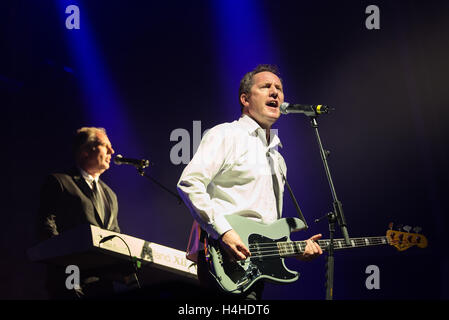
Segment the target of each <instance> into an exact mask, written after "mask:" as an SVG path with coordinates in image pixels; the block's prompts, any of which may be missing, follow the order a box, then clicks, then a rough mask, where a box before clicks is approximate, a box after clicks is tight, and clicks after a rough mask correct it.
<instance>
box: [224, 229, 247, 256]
mask: <svg viewBox="0 0 449 320" xmlns="http://www.w3.org/2000/svg"><path fill="white" fill-rule="evenodd" d="M220 244H221V246H222V248H223V249H224V250H225V251H226V253H227V254H228V255H229V257H230V258H231V259H232V260H245V259H246V258H248V257H249V256H250V255H251V253H250V252H249V250H248V248H247V247H246V246H245V244H244V243H243V241H242V239H241V238H240V236H239V235H238V234H237V232H235V231H234V230H232V229H231V230H229V231H226V232H225V233H223V235H222V236H221V237H220Z"/></svg>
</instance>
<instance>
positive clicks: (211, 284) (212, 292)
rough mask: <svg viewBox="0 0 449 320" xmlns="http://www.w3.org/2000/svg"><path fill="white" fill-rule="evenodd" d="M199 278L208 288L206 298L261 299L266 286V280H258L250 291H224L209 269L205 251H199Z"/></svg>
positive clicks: (204, 286) (206, 288)
mask: <svg viewBox="0 0 449 320" xmlns="http://www.w3.org/2000/svg"><path fill="white" fill-rule="evenodd" d="M197 274H198V280H199V281H200V284H201V286H202V287H203V288H205V290H206V294H205V295H206V296H205V298H206V299H210V300H261V299H262V293H263V288H264V282H263V281H258V282H256V283H255V284H254V285H253V286H252V287H251V288H249V290H248V291H246V292H244V293H241V294H233V293H227V292H224V291H223V290H222V289H221V288H220V285H219V284H218V283H217V281H216V280H215V278H214V277H213V276H212V274H211V273H210V271H209V266H208V264H207V261H206V258H205V256H204V251H200V252H198V264H197Z"/></svg>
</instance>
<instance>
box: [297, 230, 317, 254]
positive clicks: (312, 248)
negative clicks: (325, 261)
mask: <svg viewBox="0 0 449 320" xmlns="http://www.w3.org/2000/svg"><path fill="white" fill-rule="evenodd" d="M321 237H322V235H321V233H320V234H316V235H314V236H312V237H310V238H309V239H307V240H306V248H305V249H304V252H303V253H302V255H299V256H297V259H298V260H301V261H310V260H313V259H315V258H316V257H318V256H319V255H321V254H323V250H321V247H320V245H319V244H318V242H315V241H316V240H318V239H320V238H321Z"/></svg>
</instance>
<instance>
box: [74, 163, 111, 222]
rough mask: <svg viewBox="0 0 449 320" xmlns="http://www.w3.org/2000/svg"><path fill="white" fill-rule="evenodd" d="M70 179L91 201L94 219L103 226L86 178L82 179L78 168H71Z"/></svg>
mask: <svg viewBox="0 0 449 320" xmlns="http://www.w3.org/2000/svg"><path fill="white" fill-rule="evenodd" d="M71 175H72V179H73V181H74V182H75V184H76V185H77V186H78V188H80V190H81V191H82V192H83V194H84V195H85V196H86V197H87V198H89V199H90V200H91V202H92V205H93V206H94V208H95V210H94V211H95V212H94V214H95V219H96V220H97V221H98V223H99V224H100V225H101V226H103V227H104V223H103V221H102V219H101V217H100V215H99V214H98V212H99V208H98V207H97V204H96V202H95V201H94V199H93V192H92V189H91V188H90V187H89V185H88V184H87V182H86V180H84V178H83V176H82V175H81V173H80V172H79V171H78V169H76V168H75V169H72V174H71Z"/></svg>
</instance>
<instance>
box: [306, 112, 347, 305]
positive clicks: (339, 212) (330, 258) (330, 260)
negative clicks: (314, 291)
mask: <svg viewBox="0 0 449 320" xmlns="http://www.w3.org/2000/svg"><path fill="white" fill-rule="evenodd" d="M316 118H317V115H314V116H310V120H311V124H312V128H313V129H314V131H315V135H316V138H317V142H318V147H319V150H320V155H321V159H322V160H323V165H324V170H325V172H326V177H327V180H328V182H329V187H330V189H331V194H332V198H333V208H334V211H333V212H330V213H328V214H327V215H325V216H324V217H321V218H320V219H317V220H315V222H319V221H321V220H322V219H323V218H325V217H327V219H328V223H329V247H328V250H327V252H328V255H327V259H326V300H332V299H333V283H334V233H335V221H337V222H338V224H339V226H340V228H341V232H342V234H343V237H344V239H345V242H346V245H348V246H349V245H350V242H349V235H348V230H347V226H346V220H345V217H344V214H343V207H342V203H341V202H340V201H339V200H338V198H337V193H336V192H335V187H334V183H333V182H332V177H331V173H330V170H329V165H328V163H327V157H328V156H329V154H330V152H329V151H327V150H324V149H323V145H322V143H321V139H320V134H319V132H318V122H317V121H316Z"/></svg>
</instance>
